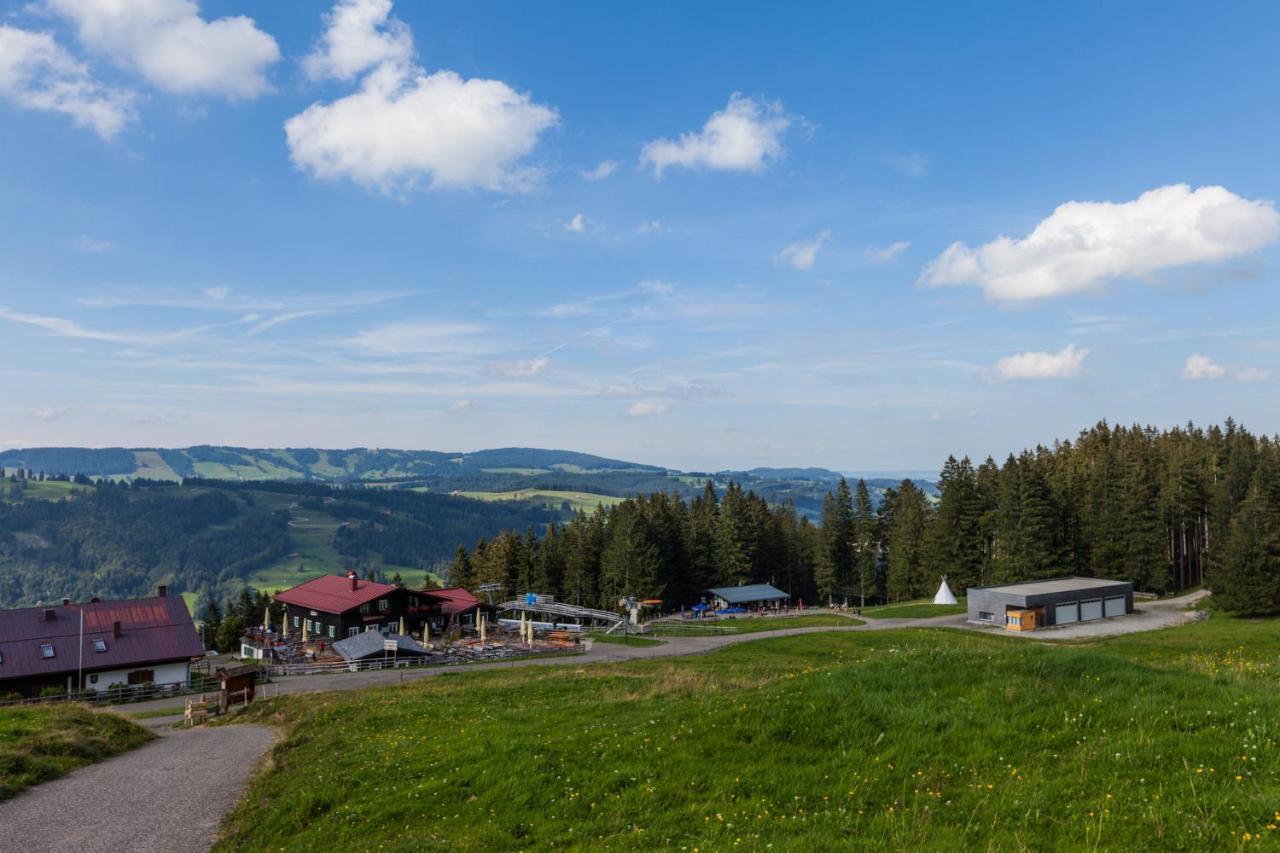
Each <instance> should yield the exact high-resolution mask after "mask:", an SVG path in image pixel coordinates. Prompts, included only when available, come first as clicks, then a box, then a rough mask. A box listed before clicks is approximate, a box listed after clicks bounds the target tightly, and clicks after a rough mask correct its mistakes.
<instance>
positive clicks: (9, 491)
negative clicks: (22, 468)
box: [0, 479, 86, 503]
mask: <svg viewBox="0 0 1280 853" xmlns="http://www.w3.org/2000/svg"><path fill="white" fill-rule="evenodd" d="M25 482H26V487H25V488H24V487H23V485H22V483H16V482H15V483H11V482H9V481H8V480H7V479H0V500H2V501H5V502H6V503H17V502H19V501H30V500H45V501H56V500H61V499H62V498H65V497H66V496H67V495H70V494H71V493H72V492H73V491H75V490H76V489H80V490H82V491H83V490H85V488H86V487H85V486H77V485H76V484H75V483H70V482H63V481H62V480H45V481H43V482H42V481H40V480H27V481H25Z"/></svg>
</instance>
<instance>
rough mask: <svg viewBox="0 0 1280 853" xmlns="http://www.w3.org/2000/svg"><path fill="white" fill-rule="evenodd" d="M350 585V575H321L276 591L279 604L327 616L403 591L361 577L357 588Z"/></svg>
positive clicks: (357, 581)
mask: <svg viewBox="0 0 1280 853" xmlns="http://www.w3.org/2000/svg"><path fill="white" fill-rule="evenodd" d="M351 586H352V584H351V578H350V577H348V576H347V575H321V576H320V577H318V578H312V579H311V580H309V581H307V582H306V583H301V584H298V585H297V586H295V587H294V588H293V589H286V590H285V591H284V592H277V593H276V601H283V602H284V603H286V604H294V605H297V606H298V607H306V608H307V609H309V610H320V611H323V612H325V613H346V612H347V611H348V610H352V609H354V608H356V607H359V606H360V605H361V604H365V603H367V602H370V601H374V600H376V599H379V598H382V597H383V596H384V595H387V594H389V593H392V592H395V591H396V590H397V589H400V587H398V586H395V585H394V584H389V583H378V582H376V581H367V580H361V579H359V578H356V581H355V589H352V588H351Z"/></svg>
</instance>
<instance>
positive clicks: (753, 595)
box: [707, 583, 791, 604]
mask: <svg viewBox="0 0 1280 853" xmlns="http://www.w3.org/2000/svg"><path fill="white" fill-rule="evenodd" d="M707 592H709V593H711V594H712V595H714V596H715V597H716V598H723V599H724V600H725V601H727V602H729V603H730V604H749V603H751V602H753V601H779V600H781V599H785V598H790V597H791V596H789V595H787V594H786V593H785V592H783V591H782V590H780V589H778V588H777V587H775V586H772V585H770V584H767V583H753V584H747V585H746V586H720V587H715V588H713V589H709V590H707Z"/></svg>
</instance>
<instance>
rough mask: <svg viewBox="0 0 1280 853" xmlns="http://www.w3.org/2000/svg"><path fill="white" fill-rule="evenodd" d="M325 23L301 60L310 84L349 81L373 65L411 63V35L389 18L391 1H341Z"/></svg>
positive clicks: (397, 21) (402, 25) (405, 27)
mask: <svg viewBox="0 0 1280 853" xmlns="http://www.w3.org/2000/svg"><path fill="white" fill-rule="evenodd" d="M325 23H326V24H327V25H328V26H327V27H326V29H325V31H324V35H322V36H321V37H320V41H319V43H318V44H317V45H316V46H315V49H314V50H312V52H311V53H310V54H308V55H307V57H306V58H305V59H303V60H302V68H303V70H304V71H305V72H306V73H307V76H308V77H310V78H311V79H312V80H319V79H321V78H324V77H332V78H334V79H337V80H352V79H354V78H355V77H356V75H358V74H360V73H362V72H364V71H368V70H369V69H370V68H373V67H374V66H375V65H381V64H382V63H384V62H393V63H408V62H410V61H411V60H412V59H413V33H412V32H411V31H410V30H409V27H408V26H406V25H405V23H404V22H403V21H400V20H398V19H396V18H392V17H391V0H343V2H341V3H338V4H337V5H336V6H334V7H333V10H332V11H331V12H329V14H328V15H326V16H325Z"/></svg>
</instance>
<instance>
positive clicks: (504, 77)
mask: <svg viewBox="0 0 1280 853" xmlns="http://www.w3.org/2000/svg"><path fill="white" fill-rule="evenodd" d="M1278 18H1280V9H1277V7H1275V6H1274V4H1264V3H1256V4H1248V3H1241V4H1231V6H1230V7H1229V8H1228V9H1227V10H1225V11H1223V10H1221V9H1212V8H1210V7H1209V6H1208V5H1207V4H1191V3H1182V4H1178V3H1175V4H1167V5H1165V6H1162V10H1161V13H1160V14H1159V15H1158V16H1153V15H1151V14H1150V13H1149V7H1148V8H1143V4H1129V5H1122V4H1101V3H1098V4H1088V3H1086V4H1077V5H1073V6H1070V7H1067V6H1062V7H1060V8H1059V7H1053V8H1050V7H1049V6H1048V4H1026V3H1016V4H1015V3H1008V4H986V5H983V6H981V7H971V8H968V9H961V8H959V7H958V6H956V5H955V4H892V5H891V4H858V5H856V6H855V4H847V3H833V4H826V5H824V4H812V5H809V6H807V7H805V8H803V9H796V8H794V7H787V8H783V7H782V6H780V5H777V4H758V5H755V4H742V3H733V4H729V3H725V4H712V3H703V4H685V3H650V4H644V5H643V7H640V8H628V7H623V6H619V5H617V4H587V3H582V4H536V5H535V4H510V3H509V4H490V3H467V4H441V3H412V4H411V3H406V2H401V3H398V4H396V5H395V6H394V7H393V6H392V5H391V4H390V3H389V2H387V0H358V2H357V0H351V2H347V3H344V4H339V5H338V6H335V7H326V6H324V5H320V4H316V5H314V6H313V5H311V4H305V5H304V4H292V3H272V4H261V3H260V4H251V3H248V2H242V1H241V2H202V3H199V4H196V3H194V2H188V0H136V2H133V3H130V4H124V7H123V11H122V10H121V9H120V8H118V7H117V8H114V11H113V6H112V4H109V3H103V2H100V0H38V2H35V3H26V2H23V3H11V4H7V5H3V4H0V271H3V275H2V276H0V356H2V357H3V358H2V360H0V383H3V388H4V394H3V395H2V396H0V445H3V446H30V445H48V444H71V445H93V446H101V445H117V444H124V445H129V446H150V445H187V444H193V443H226V444H240V445H250V446H280V445H292V446H300V445H320V446H355V445H363V446H386V447H411V448H432V449H452V450H471V449H478V448H482V447H493V446H506V445H531V446H543V447H564V448H572V449H578V450H584V451H590V452H597V453H602V454H607V455H613V456H619V457H623V458H630V459H636V460H641V461H646V462H653V463H657V464H667V465H671V466H677V467H683V468H691V469H718V468H726V467H745V466H754V465H822V466H827V467H833V468H838V469H844V470H855V469H895V468H911V469H933V468H936V467H937V465H938V464H939V463H940V461H941V460H942V459H943V458H945V456H946V454H948V453H952V452H954V453H957V454H958V453H968V454H970V455H972V456H975V457H982V456H985V455H987V454H988V453H991V454H995V455H996V456H997V457H1002V456H1003V455H1004V454H1005V453H1007V452H1009V451H1016V450H1018V449H1020V448H1022V447H1024V446H1028V445H1034V444H1035V443H1037V442H1046V443H1047V442H1049V441H1052V440H1053V439H1054V438H1068V437H1071V436H1073V435H1074V434H1075V432H1076V431H1077V430H1079V429H1081V428H1083V427H1086V426H1088V425H1090V424H1092V423H1093V422H1095V421H1097V420H1099V419H1103V418H1106V419H1109V420H1112V421H1120V422H1133V421H1141V422H1144V423H1154V424H1157V425H1162V426H1172V425H1175V424H1179V423H1184V422H1186V421H1187V420H1195V421H1197V422H1211V421H1218V420H1221V419H1223V418H1225V417H1227V416H1228V415H1231V416H1234V417H1235V418H1236V419H1237V420H1240V421H1243V422H1244V423H1246V424H1247V425H1249V426H1251V427H1253V428H1254V429H1255V430H1260V431H1263V432H1275V431H1276V428H1275V416H1276V414H1277V406H1276V399H1277V398H1276V395H1275V385H1274V383H1275V382H1276V381H1280V311H1277V309H1278V308H1280V298H1278V297H1277V288H1276V284H1277V272H1276V261H1277V258H1278V254H1277V251H1278V250H1277V241H1278V240H1280V215H1278V214H1277V212H1276V210H1275V207H1274V205H1273V202H1272V201H1271V200H1272V199H1275V198H1277V197H1280V185H1278V184H1280V170H1278V168H1277V157H1276V143H1275V140H1276V139H1277V136H1278V135H1280V134H1278V133H1277V131H1278V130H1280V127H1278V124H1280V122H1278V121H1277V116H1278V113H1277V106H1278V104H1277V101H1278V100H1280V87H1278V86H1277V79H1276V73H1275V62H1274V56H1273V54H1274V33H1275V32H1276V31H1277V28H1276V25H1277V23H1280V21H1278V20H1277V19H1278Z"/></svg>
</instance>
